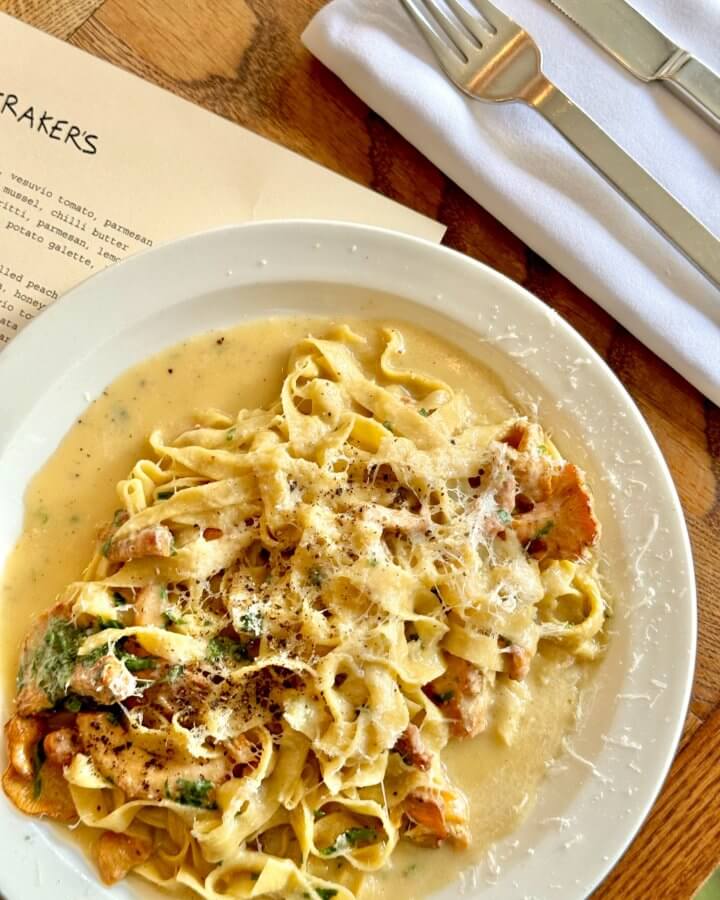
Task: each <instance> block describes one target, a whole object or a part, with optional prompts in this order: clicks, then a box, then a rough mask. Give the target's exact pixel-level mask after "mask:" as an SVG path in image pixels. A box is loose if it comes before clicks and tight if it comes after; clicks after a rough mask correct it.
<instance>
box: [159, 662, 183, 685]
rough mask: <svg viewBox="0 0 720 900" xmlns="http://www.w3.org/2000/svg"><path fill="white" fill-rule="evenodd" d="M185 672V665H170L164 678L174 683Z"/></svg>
mask: <svg viewBox="0 0 720 900" xmlns="http://www.w3.org/2000/svg"><path fill="white" fill-rule="evenodd" d="M184 674H185V666H170V668H169V669H168V670H167V675H166V676H165V678H164V679H163V680H164V681H167V682H169V683H170V684H172V682H173V681H177V680H178V678H181V677H182V676H183V675H184Z"/></svg>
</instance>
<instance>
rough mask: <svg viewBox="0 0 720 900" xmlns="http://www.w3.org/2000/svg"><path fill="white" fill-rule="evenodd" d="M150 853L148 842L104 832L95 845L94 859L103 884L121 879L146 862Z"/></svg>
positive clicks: (130, 835)
mask: <svg viewBox="0 0 720 900" xmlns="http://www.w3.org/2000/svg"><path fill="white" fill-rule="evenodd" d="M151 853H152V844H151V843H150V842H149V841H145V840H143V839H142V838H138V837H135V836H134V835H132V834H116V832H114V831H104V832H103V833H102V834H101V835H100V837H99V838H98V841H97V843H96V844H95V859H96V860H97V864H98V869H99V870H100V877H101V878H102V880H103V881H104V882H105V884H114V883H115V882H116V881H120V880H121V879H123V878H124V877H125V876H126V875H127V874H128V872H129V871H130V870H131V869H134V868H135V867H136V866H140V865H142V864H143V863H144V862H146V861H147V860H148V859H149V858H150V854H151Z"/></svg>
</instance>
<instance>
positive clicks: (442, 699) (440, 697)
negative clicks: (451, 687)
mask: <svg viewBox="0 0 720 900" xmlns="http://www.w3.org/2000/svg"><path fill="white" fill-rule="evenodd" d="M454 696H455V691H443V693H442V694H437V695H436V700H437V702H438V703H440V704H443V703H447V702H448V700H452V698H453V697H454Z"/></svg>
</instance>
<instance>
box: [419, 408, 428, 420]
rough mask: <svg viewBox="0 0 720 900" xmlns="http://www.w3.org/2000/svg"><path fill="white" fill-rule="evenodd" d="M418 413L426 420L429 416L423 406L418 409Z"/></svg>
mask: <svg viewBox="0 0 720 900" xmlns="http://www.w3.org/2000/svg"><path fill="white" fill-rule="evenodd" d="M418 412H419V413H420V415H421V416H425V418H426V419H427V417H428V416H429V415H430V413H429V412H428V411H427V410H426V409H425V407H424V406H421V407H420V409H419V410H418Z"/></svg>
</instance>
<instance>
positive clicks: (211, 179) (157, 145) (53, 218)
mask: <svg viewBox="0 0 720 900" xmlns="http://www.w3.org/2000/svg"><path fill="white" fill-rule="evenodd" d="M0 47H2V53H1V54H0V349H1V348H2V347H3V346H4V345H5V344H7V343H8V342H9V341H10V340H11V339H12V338H13V337H14V336H15V335H16V334H17V333H18V332H19V331H20V330H21V329H22V328H23V327H24V326H25V325H26V324H27V323H28V322H30V321H31V320H32V319H33V318H34V317H35V316H36V315H37V314H38V313H39V312H41V311H42V310H43V309H45V308H46V307H47V306H49V305H50V304H51V303H53V302H54V301H55V300H57V298H58V297H59V296H60V295H62V294H63V293H64V292H65V291H67V290H68V289H69V288H71V287H73V286H74V285H75V284H77V283H78V282H80V281H82V280H83V279H84V278H86V277H88V276H90V275H92V274H94V273H95V272H98V271H99V270H101V269H103V268H105V267H106V266H108V265H111V264H112V263H115V262H118V261H119V260H122V259H124V258H125V257H126V256H129V255H130V254H133V253H136V252H138V251H140V250H146V249H148V248H150V247H153V246H155V245H156V244H158V243H161V242H164V241H167V240H170V239H172V238H176V237H180V236H182V235H187V234H192V233H194V232H198V231H202V230H204V229H206V228H212V227H216V226H221V225H227V224H231V223H236V222H241V221H250V220H261V219H278V218H322V219H339V220H343V221H350V222H363V223H366V224H374V225H382V226H384V227H387V228H394V229H397V230H399V231H405V232H407V233H410V234H414V235H418V236H420V237H425V238H428V239H430V240H437V241H439V240H440V239H441V237H442V234H443V231H444V229H443V226H441V225H439V224H438V223H437V222H433V221H432V220H430V219H427V218H425V217H424V216H420V215H418V214H416V213H414V212H412V211H411V210H409V209H406V208H405V207H403V206H401V205H399V204H397V203H394V202H393V201H390V200H388V199H387V198H385V197H382V196H380V195H379V194H376V193H374V192H373V191H370V190H368V189H367V188H364V187H361V186H359V185H356V184H354V183H353V182H351V181H349V180H347V179H345V178H342V177H341V176H339V175H336V174H334V173H332V172H330V171H328V170H326V169H324V168H322V167H321V166H318V165H316V164H315V163H312V162H309V161H308V160H306V159H303V158H302V157H301V156H298V155H297V154H295V153H292V152H290V151H289V150H286V149H284V148H282V147H279V146H277V145H276V144H273V143H271V142H270V141H267V140H265V139H264V138H261V137H259V136H257V135H255V134H253V133H252V132H250V131H247V130H246V129H243V128H241V127H239V126H238V125H234V124H232V123H231V122H228V121H226V120H225V119H222V118H220V117H219V116H216V115H214V114H212V113H209V112H207V111H205V110H203V109H201V108H200V107H197V106H194V105H193V104H191V103H188V102H187V101H185V100H181V99H180V98H178V97H176V96H174V95H173V94H170V93H168V92H167V91H164V90H162V89H161V88H158V87H155V86H154V85H150V84H148V83H147V82H145V81H143V80H142V79H140V78H137V77H136V76H134V75H130V74H129V73H127V72H124V71H122V70H121V69H118V68H116V67H114V66H112V65H110V64H108V63H106V62H103V61H101V60H99V59H96V58H95V57H93V56H91V55H89V54H87V53H85V52H83V51H81V50H78V49H76V48H74V47H72V46H70V45H69V44H65V43H63V42H62V41H59V40H57V39H55V38H53V37H50V36H48V35H46V34H44V33H42V32H40V31H37V30H36V29H34V28H31V27H29V26H27V25H25V24H23V23H21V22H19V21H17V20H16V19H13V18H12V17H10V16H8V15H5V14H1V13H0Z"/></svg>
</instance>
